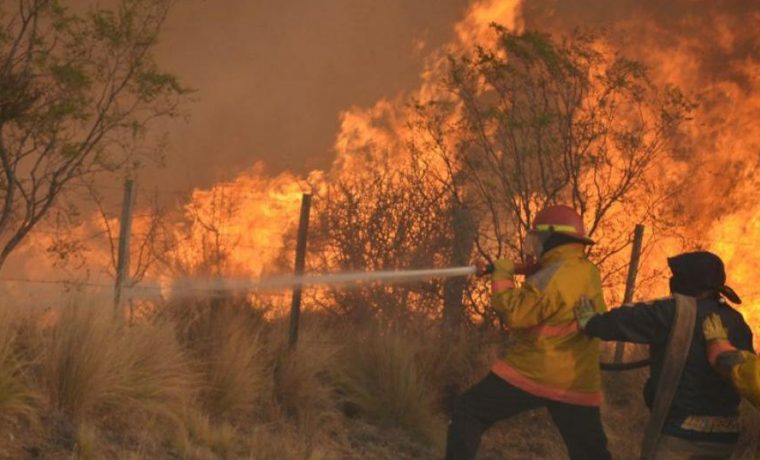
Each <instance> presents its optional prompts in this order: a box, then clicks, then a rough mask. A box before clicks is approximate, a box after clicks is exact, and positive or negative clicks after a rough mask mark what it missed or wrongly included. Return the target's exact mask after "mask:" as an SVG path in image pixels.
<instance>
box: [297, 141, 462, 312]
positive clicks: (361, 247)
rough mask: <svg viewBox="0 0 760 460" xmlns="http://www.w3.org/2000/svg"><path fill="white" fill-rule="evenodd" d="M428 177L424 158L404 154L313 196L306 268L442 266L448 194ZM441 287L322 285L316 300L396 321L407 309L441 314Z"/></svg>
mask: <svg viewBox="0 0 760 460" xmlns="http://www.w3.org/2000/svg"><path fill="white" fill-rule="evenodd" d="M382 157H384V156H382ZM402 163H403V166H402V165H401V164H402ZM347 176H348V175H347ZM428 176H429V171H427V170H426V168H425V167H424V165H423V164H420V163H418V162H415V161H413V160H412V161H409V158H408V157H406V158H401V157H399V158H398V159H388V158H385V159H384V160H381V161H378V162H372V163H371V164H369V165H366V168H364V171H362V172H359V171H357V172H356V174H354V175H351V176H350V177H343V178H340V179H338V180H337V181H336V182H335V183H333V184H331V185H330V186H329V187H328V188H327V190H325V191H324V192H323V193H322V194H320V195H318V196H317V197H316V199H315V201H314V203H315V211H316V212H315V216H316V219H315V220H316V222H315V225H314V229H313V231H312V236H311V237H310V241H309V263H310V264H311V268H310V269H311V270H315V271H326V270H341V271H349V270H361V271H365V270H370V271H373V270H394V269H409V268H428V267H433V266H442V265H445V264H447V259H448V253H447V249H448V247H449V246H450V244H449V240H450V232H449V231H448V225H449V221H448V216H447V215H446V212H445V209H446V202H447V200H448V197H447V196H446V194H445V190H442V189H441V188H439V187H436V186H435V184H434V183H432V182H431V181H430V180H428ZM441 293H442V283H441V281H426V282H414V283H408V284H399V285H394V286H388V285H372V284H370V285H362V286H358V287H351V288H345V287H337V288H334V289H333V288H331V289H327V290H325V291H323V292H322V293H321V294H322V296H321V301H322V302H323V303H324V305H326V306H334V307H335V308H337V309H338V311H340V312H342V313H344V314H348V315H349V316H351V317H354V318H366V317H368V316H375V315H378V316H382V317H385V318H388V319H394V318H399V317H404V316H406V315H408V314H410V313H419V314H423V315H435V316H437V315H439V314H440V303H441ZM318 297H319V296H318ZM318 300H319V299H318Z"/></svg>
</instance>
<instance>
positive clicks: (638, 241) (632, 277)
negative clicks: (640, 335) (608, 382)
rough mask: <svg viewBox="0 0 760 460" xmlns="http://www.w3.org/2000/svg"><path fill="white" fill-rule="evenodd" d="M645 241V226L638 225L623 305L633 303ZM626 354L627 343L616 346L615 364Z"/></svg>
mask: <svg viewBox="0 0 760 460" xmlns="http://www.w3.org/2000/svg"><path fill="white" fill-rule="evenodd" d="M643 241H644V226H643V225H641V224H637V225H636V228H635V229H634V230H633V245H632V246H631V261H630V263H629V264H628V278H627V279H626V280H625V295H624V296H623V304H624V305H625V304H628V303H631V302H632V301H633V293H634V291H635V290H636V275H637V274H638V272H639V259H641V245H642V243H643ZM624 354H625V342H617V343H616V344H615V357H614V360H613V362H614V363H616V364H617V363H621V362H622V361H623V355H624Z"/></svg>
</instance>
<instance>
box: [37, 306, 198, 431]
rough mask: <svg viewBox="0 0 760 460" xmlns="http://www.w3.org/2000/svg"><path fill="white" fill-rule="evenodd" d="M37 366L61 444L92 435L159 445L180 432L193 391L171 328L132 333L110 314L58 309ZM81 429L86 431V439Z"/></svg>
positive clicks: (143, 327) (141, 328)
mask: <svg viewBox="0 0 760 460" xmlns="http://www.w3.org/2000/svg"><path fill="white" fill-rule="evenodd" d="M40 360H41V363H40V367H39V373H40V380H41V381H42V382H44V390H45V393H46V396H47V398H48V400H49V403H50V405H51V406H52V407H53V408H54V410H55V412H56V413H57V414H58V416H59V420H60V422H61V423H62V428H63V431H61V432H60V433H58V434H57V436H59V437H62V440H61V442H63V443H64V444H66V443H68V442H73V441H74V440H73V439H71V440H70V441H67V440H66V439H67V438H74V437H77V433H79V434H82V433H84V434H89V432H90V431H92V430H95V428H103V429H109V430H111V431H112V432H116V433H122V437H127V436H128V435H130V434H132V435H135V436H138V437H149V438H152V439H155V440H158V441H160V440H161V438H162V437H163V436H167V435H169V433H168V431H173V430H176V429H180V428H181V415H182V411H183V408H184V407H185V406H187V405H189V404H192V402H193V396H194V394H195V392H196V388H197V384H196V378H195V375H194V374H193V373H192V372H191V370H190V369H189V366H188V365H187V362H186V359H185V357H184V355H183V354H182V351H181V349H180V347H179V345H178V344H177V342H176V340H175V339H174V334H173V332H172V331H171V330H170V329H169V328H167V327H166V326H161V325H154V324H140V325H139V326H138V327H129V326H127V325H126V324H124V323H123V322H122V321H121V320H119V319H118V318H115V317H114V316H113V314H112V312H111V311H108V310H107V311H103V310H98V309H96V308H90V307H83V306H70V307H67V308H65V309H63V310H62V312H61V315H60V316H59V318H58V319H57V321H56V322H55V323H54V324H53V325H52V326H51V327H50V328H49V330H47V331H46V332H45V333H44V334H43V336H42V347H41V358H40ZM84 422H87V423H88V424H89V426H90V427H91V428H88V429H86V430H84V432H83V431H81V430H80V428H81V427H82V424H83V423H84ZM88 430H89V431H88ZM162 433H163V434H162ZM85 438H87V439H89V438H91V436H85ZM88 444H92V443H88Z"/></svg>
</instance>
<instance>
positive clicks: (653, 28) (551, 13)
mask: <svg viewBox="0 0 760 460" xmlns="http://www.w3.org/2000/svg"><path fill="white" fill-rule="evenodd" d="M521 11H522V15H523V18H524V20H525V24H526V27H527V28H531V29H540V30H547V31H552V30H561V31H569V30H573V29H575V28H593V29H598V30H602V31H604V33H606V34H610V35H613V36H616V37H617V38H618V40H619V42H620V43H622V44H623V48H624V51H625V52H626V53H629V54H632V55H634V57H636V58H638V59H641V60H642V61H645V62H646V61H649V62H648V63H649V64H650V65H651V66H653V67H656V66H657V65H658V64H661V63H658V62H653V61H651V59H650V57H651V56H650V54H649V51H651V49H652V47H656V48H661V49H669V48H670V49H675V48H678V47H687V48H689V49H686V50H684V49H681V51H687V52H691V53H694V54H695V55H696V56H698V58H699V75H698V76H699V77H700V80H701V81H702V82H704V83H708V82H711V81H716V80H721V79H729V80H734V81H737V82H739V83H742V81H741V80H743V79H746V78H747V76H746V75H743V74H742V73H741V72H737V70H736V67H735V66H732V65H731V64H732V63H735V62H741V61H743V60H745V59H748V58H757V57H758V56H759V55H760V41H758V38H759V37H760V34H758V33H757V30H758V28H760V2H755V1H744V0H721V1H714V0H668V1H662V0H615V1H608V0H572V1H567V0H528V1H525V2H523V5H522V9H521ZM726 35H730V39H725V36H726Z"/></svg>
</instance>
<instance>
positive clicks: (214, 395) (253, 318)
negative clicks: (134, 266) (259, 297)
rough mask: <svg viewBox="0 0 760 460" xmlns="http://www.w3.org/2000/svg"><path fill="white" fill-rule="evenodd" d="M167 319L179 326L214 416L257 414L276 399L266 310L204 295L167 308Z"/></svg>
mask: <svg viewBox="0 0 760 460" xmlns="http://www.w3.org/2000/svg"><path fill="white" fill-rule="evenodd" d="M162 320H163V321H166V322H168V323H170V324H173V325H174V327H175V330H176V333H177V336H178V337H179V339H180V341H181V342H182V345H183V347H184V349H185V350H186V351H187V353H188V355H189V356H190V357H191V358H192V362H193V367H194V368H195V369H197V371H198V373H199V374H200V376H201V377H202V379H203V386H202V389H201V403H202V404H203V406H204V409H205V410H206V411H207V412H208V413H209V414H210V415H212V416H213V417H215V418H224V419H232V418H236V417H241V416H250V415H254V412H257V411H258V412H260V411H261V409H262V408H263V406H265V405H266V402H267V401H268V400H270V399H271V394H272V378H271V374H272V360H271V358H270V356H269V354H268V353H267V350H266V345H265V343H264V339H263V329H264V321H263V319H262V317H261V312H259V311H257V310H256V309H254V308H253V307H252V306H251V305H249V304H247V303H245V302H241V301H235V300H234V299H200V300H197V301H194V302H187V303H182V304H175V305H171V306H170V307H167V309H166V311H165V312H164V315H163V317H162Z"/></svg>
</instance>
